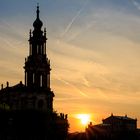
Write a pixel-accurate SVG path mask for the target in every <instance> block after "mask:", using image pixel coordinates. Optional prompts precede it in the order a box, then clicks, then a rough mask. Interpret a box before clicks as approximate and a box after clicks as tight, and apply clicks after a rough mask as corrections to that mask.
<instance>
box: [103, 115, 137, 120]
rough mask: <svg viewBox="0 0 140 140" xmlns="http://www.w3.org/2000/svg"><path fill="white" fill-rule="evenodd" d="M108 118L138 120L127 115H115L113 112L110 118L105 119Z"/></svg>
mask: <svg viewBox="0 0 140 140" xmlns="http://www.w3.org/2000/svg"><path fill="white" fill-rule="evenodd" d="M108 119H118V120H130V121H132V120H136V119H133V118H130V117H128V116H127V115H125V116H114V115H113V114H111V116H109V117H108V118H106V119H104V120H108ZM104 120H103V121H104Z"/></svg>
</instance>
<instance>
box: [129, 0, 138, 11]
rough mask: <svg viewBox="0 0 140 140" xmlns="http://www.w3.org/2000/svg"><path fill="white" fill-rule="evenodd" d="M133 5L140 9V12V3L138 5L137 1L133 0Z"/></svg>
mask: <svg viewBox="0 0 140 140" xmlns="http://www.w3.org/2000/svg"><path fill="white" fill-rule="evenodd" d="M131 1H132V3H133V5H134V6H135V7H136V8H137V9H138V10H140V3H138V2H137V1H136V0H131Z"/></svg>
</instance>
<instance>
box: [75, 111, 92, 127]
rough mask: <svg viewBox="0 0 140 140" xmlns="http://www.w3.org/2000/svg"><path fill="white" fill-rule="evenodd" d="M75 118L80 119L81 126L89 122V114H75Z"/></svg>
mask: <svg viewBox="0 0 140 140" xmlns="http://www.w3.org/2000/svg"><path fill="white" fill-rule="evenodd" d="M77 118H78V119H80V121H81V124H82V125H87V124H88V123H89V122H90V115H89V114H77Z"/></svg>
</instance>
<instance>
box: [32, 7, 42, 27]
mask: <svg viewBox="0 0 140 140" xmlns="http://www.w3.org/2000/svg"><path fill="white" fill-rule="evenodd" d="M36 14H37V17H36V20H35V21H34V23H33V26H34V28H35V29H41V27H42V26H43V22H42V21H41V20H40V19H39V5H37V11H36Z"/></svg>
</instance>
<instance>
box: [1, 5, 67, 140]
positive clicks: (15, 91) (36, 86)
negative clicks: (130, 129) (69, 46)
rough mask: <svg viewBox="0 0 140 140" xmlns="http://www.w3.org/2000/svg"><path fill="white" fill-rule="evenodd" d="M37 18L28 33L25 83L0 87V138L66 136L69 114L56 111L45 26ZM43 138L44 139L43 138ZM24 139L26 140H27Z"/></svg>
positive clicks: (57, 137) (59, 137)
mask: <svg viewBox="0 0 140 140" xmlns="http://www.w3.org/2000/svg"><path fill="white" fill-rule="evenodd" d="M39 12H40V11H39V6H37V11H36V14H37V17H36V20H35V21H34V23H33V27H34V30H33V32H32V31H31V30H30V33H29V56H28V57H27V58H25V66H24V69H25V84H23V83H22V82H20V83H19V84H17V85H15V86H12V87H10V86H9V83H8V82H7V86H6V87H5V88H4V87H3V85H2V86H1V90H0V109H1V110H0V130H1V131H0V133H1V134H0V139H4V140H5V139H8V137H10V138H11V139H12V138H13V139H18V140H19V139H23V137H24V136H25V137H26V136H29V137H26V138H25V139H26V140H27V139H28V138H29V139H30V140H31V139H35V140H36V139H41V140H43V139H44V140H45V139H47V140H48V139H51V140H53V139H54V140H55V139H60V140H61V139H62V140H63V139H65V138H66V135H67V132H68V120H67V115H64V114H63V113H61V114H60V115H58V114H57V113H55V112H54V111H53V97H54V93H53V91H52V90H51V88H50V71H51V68H50V60H49V59H48V57H47V54H46V40H47V38H46V29H45V28H44V31H42V29H41V28H42V26H43V23H42V21H41V20H40V18H39ZM40 137H41V138H40ZM25 139H24V140H25Z"/></svg>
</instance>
